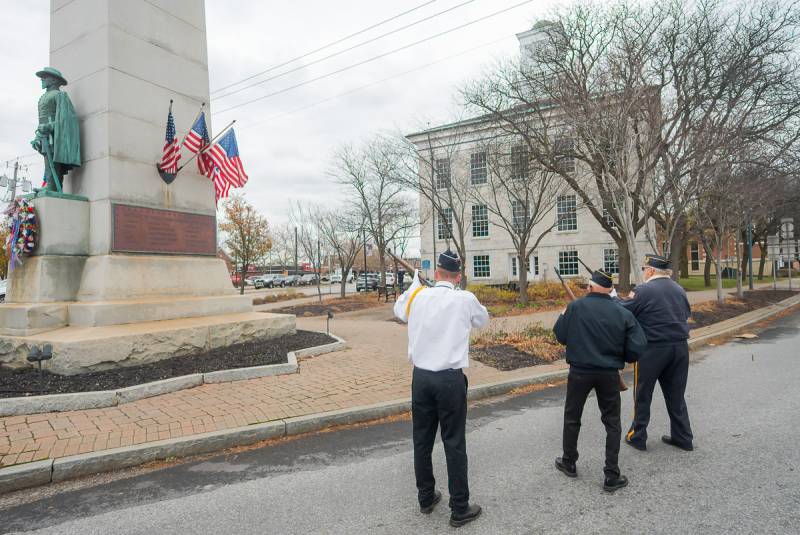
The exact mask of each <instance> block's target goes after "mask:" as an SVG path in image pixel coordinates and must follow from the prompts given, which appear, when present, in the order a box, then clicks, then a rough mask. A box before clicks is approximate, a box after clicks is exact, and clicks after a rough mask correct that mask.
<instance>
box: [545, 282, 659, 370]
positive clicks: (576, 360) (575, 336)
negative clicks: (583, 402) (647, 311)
mask: <svg viewBox="0 0 800 535" xmlns="http://www.w3.org/2000/svg"><path fill="white" fill-rule="evenodd" d="M553 332H554V333H555V335H556V338H557V339H558V341H559V342H561V343H562V344H565V345H566V346H567V362H568V363H569V365H570V367H571V368H573V369H577V370H580V371H584V372H591V373H616V371H617V370H619V369H622V368H623V367H625V363H626V362H636V361H637V360H639V357H640V356H641V355H642V353H643V352H644V350H645V349H646V347H647V339H646V338H645V335H644V331H642V328H641V327H640V326H639V323H638V322H637V321H636V318H634V317H633V314H631V313H630V312H629V311H627V310H625V309H624V308H623V307H622V306H621V305H619V304H618V303H617V302H616V301H614V300H613V299H612V298H611V297H609V296H608V295H605V294H598V293H590V294H588V295H587V296H586V297H583V298H581V299H577V300H575V301H573V302H572V303H570V304H569V306H567V310H566V312H565V313H564V314H562V315H560V316H559V317H558V321H556V324H555V326H554V327H553Z"/></svg>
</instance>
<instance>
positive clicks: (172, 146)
mask: <svg viewBox="0 0 800 535" xmlns="http://www.w3.org/2000/svg"><path fill="white" fill-rule="evenodd" d="M180 159H181V148H180V147H179V146H178V140H177V139H176V138H175V119H173V118H172V108H171V107H170V110H169V115H167V134H166V139H165V140H164V153H163V154H162V156H161V163H160V164H159V165H158V167H159V168H160V169H161V170H162V171H164V172H165V173H173V174H174V173H177V172H178V162H179V161H180Z"/></svg>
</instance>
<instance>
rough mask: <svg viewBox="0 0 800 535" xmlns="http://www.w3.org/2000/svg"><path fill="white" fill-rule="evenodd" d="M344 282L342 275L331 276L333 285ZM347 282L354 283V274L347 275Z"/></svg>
mask: <svg viewBox="0 0 800 535" xmlns="http://www.w3.org/2000/svg"><path fill="white" fill-rule="evenodd" d="M341 282H342V274H341V273H334V274H333V275H331V284H341ZM347 282H353V272H352V271H350V272H348V273H347Z"/></svg>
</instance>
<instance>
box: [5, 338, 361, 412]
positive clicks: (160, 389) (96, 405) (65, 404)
mask: <svg viewBox="0 0 800 535" xmlns="http://www.w3.org/2000/svg"><path fill="white" fill-rule="evenodd" d="M329 336H330V337H331V338H335V339H336V342H332V343H330V344H323V345H321V346H315V347H308V348H305V349H300V350H298V351H290V352H289V353H287V355H286V363H282V364H269V365H266V366H252V367H249V368H232V369H230V370H219V371H216V372H208V373H195V374H191V375H182V376H180V377H171V378H169V379H164V380H162V381H153V382H150V383H144V384H140V385H134V386H129V387H126V388H120V389H117V390H100V391H95V392H75V393H71V394H50V395H46V396H30V397H19V398H3V399H0V417H3V416H22V415H28V414H39V413H43V412H65V411H77V410H83V409H102V408H105V407H116V406H117V405H121V404H123V403H130V402H132V401H137V400H140V399H144V398H149V397H153V396H160V395H161V394H169V393H170V392H177V391H178V390H184V389H186V388H194V387H196V386H200V385H202V384H206V383H227V382H231V381H244V380H247V379H255V378H258V377H267V376H270V375H284V374H289V373H297V370H298V364H297V357H306V356H312V355H322V354H325V353H331V352H333V351H340V350H342V349H345V348H346V347H347V342H345V340H344V339H342V338H340V337H338V336H335V335H332V334H330V335H329Z"/></svg>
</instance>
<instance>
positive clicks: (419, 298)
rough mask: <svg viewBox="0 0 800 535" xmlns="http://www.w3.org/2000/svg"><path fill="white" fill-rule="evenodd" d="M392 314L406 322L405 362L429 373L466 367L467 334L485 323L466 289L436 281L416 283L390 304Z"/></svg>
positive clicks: (483, 310) (481, 310)
mask: <svg viewBox="0 0 800 535" xmlns="http://www.w3.org/2000/svg"><path fill="white" fill-rule="evenodd" d="M394 315H395V316H397V318H398V319H399V320H401V321H404V322H406V323H408V360H410V361H411V362H412V363H413V364H414V366H416V367H417V368H422V369H424V370H430V371H440V370H447V369H450V368H466V367H468V366H469V333H470V329H471V328H472V327H483V326H484V325H486V324H487V323H488V321H489V313H488V312H487V311H486V307H484V306H483V305H481V304H480V303H479V302H478V298H477V297H475V295H473V294H472V292H468V291H466V290H456V289H455V288H454V287H453V285H452V284H451V283H449V282H445V281H439V282H437V283H436V286H434V287H433V288H428V287H425V286H423V285H422V283H420V282H419V277H418V275H417V272H416V271H415V272H414V280H413V283H412V284H411V287H410V288H409V289H408V290H406V292H405V293H403V295H401V296H400V297H399V298H398V299H397V302H395V304H394Z"/></svg>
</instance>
